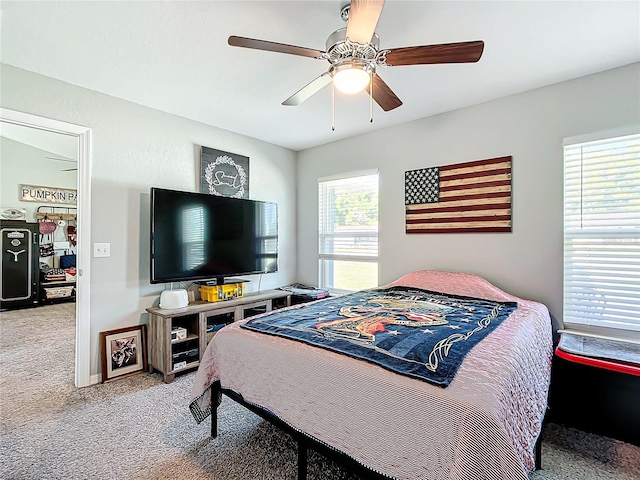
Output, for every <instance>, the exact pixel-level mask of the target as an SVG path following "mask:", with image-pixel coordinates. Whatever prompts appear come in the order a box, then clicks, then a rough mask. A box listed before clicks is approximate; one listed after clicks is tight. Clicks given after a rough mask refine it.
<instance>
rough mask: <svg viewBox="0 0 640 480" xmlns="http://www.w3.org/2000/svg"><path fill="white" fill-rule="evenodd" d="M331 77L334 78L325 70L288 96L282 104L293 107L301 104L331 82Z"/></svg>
mask: <svg viewBox="0 0 640 480" xmlns="http://www.w3.org/2000/svg"><path fill="white" fill-rule="evenodd" d="M331 79H332V77H331V74H330V73H329V72H324V73H323V74H322V75H320V76H319V77H317V78H316V79H315V80H312V81H311V82H310V83H308V84H307V85H305V86H304V87H302V88H301V89H300V90H298V91H297V92H296V93H294V94H293V95H291V96H290V97H289V98H287V99H286V100H285V101H284V102H282V105H288V106H291V107H293V106H296V105H300V104H301V103H302V102H304V101H305V100H306V99H307V98H309V97H310V96H311V95H313V94H315V93H318V92H319V91H320V90H322V89H323V88H324V87H326V86H327V85H329V84H330V83H331Z"/></svg>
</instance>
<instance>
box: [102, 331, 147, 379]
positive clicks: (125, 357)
mask: <svg viewBox="0 0 640 480" xmlns="http://www.w3.org/2000/svg"><path fill="white" fill-rule="evenodd" d="M100 349H101V357H102V383H105V382H110V381H112V380H116V379H118V378H123V377H128V376H130V375H135V374H137V373H141V372H143V371H145V370H146V369H147V326H146V325H136V326H133V327H124V328H117V329H115V330H107V331H105V332H100Z"/></svg>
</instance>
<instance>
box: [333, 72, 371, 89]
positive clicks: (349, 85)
mask: <svg viewBox="0 0 640 480" xmlns="http://www.w3.org/2000/svg"><path fill="white" fill-rule="evenodd" d="M370 81H371V74H370V72H369V70H368V69H367V68H366V67H361V66H355V65H344V66H341V67H337V68H336V69H335V70H334V73H333V84H334V85H335V87H336V88H337V89H338V90H340V91H341V92H342V93H346V94H349V95H352V94H354V93H359V92H362V91H363V90H364V89H365V88H366V87H367V85H369V82H370Z"/></svg>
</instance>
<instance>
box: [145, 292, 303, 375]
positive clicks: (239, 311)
mask: <svg viewBox="0 0 640 480" xmlns="http://www.w3.org/2000/svg"><path fill="white" fill-rule="evenodd" d="M234 281H236V280H234ZM290 305H291V292H287V291H284V290H263V291H261V292H254V293H248V294H246V295H245V296H244V297H240V298H234V299H231V300H224V301H220V302H205V301H203V300H198V301H196V302H192V303H190V304H189V305H187V306H186V307H181V308H173V309H169V308H160V307H152V308H147V312H149V330H148V343H147V345H149V371H150V372H153V370H154V369H155V370H158V371H159V372H161V373H162V374H163V375H164V381H165V383H171V382H172V381H173V379H174V378H175V375H176V373H179V372H182V371H185V370H191V369H193V368H196V367H198V365H200V360H201V359H202V356H203V355H204V351H205V348H206V347H207V344H208V343H209V341H210V340H211V338H213V336H214V335H215V332H217V330H218V329H219V328H221V326H223V325H225V324H227V323H232V322H235V321H238V320H242V319H244V318H248V317H251V316H253V315H258V314H260V313H265V312H270V311H271V310H274V309H277V308H282V307H288V306H290ZM178 327H180V328H182V329H185V330H186V335H185V334H184V333H183V335H182V337H180V338H178V337H177V336H176V338H174V339H172V338H171V331H172V330H176V329H177V328H178Z"/></svg>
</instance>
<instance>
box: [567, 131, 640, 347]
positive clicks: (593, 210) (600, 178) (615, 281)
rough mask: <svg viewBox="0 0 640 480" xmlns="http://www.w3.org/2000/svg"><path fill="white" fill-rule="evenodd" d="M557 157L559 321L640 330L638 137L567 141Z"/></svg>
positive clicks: (639, 142) (574, 324)
mask: <svg viewBox="0 0 640 480" xmlns="http://www.w3.org/2000/svg"><path fill="white" fill-rule="evenodd" d="M564 160H565V162H564V169H565V170H564V323H565V324H567V325H568V326H571V325H573V326H577V327H576V328H579V327H580V326H583V327H584V326H587V327H596V330H597V329H598V327H604V328H605V329H612V328H613V329H624V330H627V331H629V330H631V331H637V332H638V335H640V135H627V136H623V137H617V138H611V139H606V140H599V141H592V142H586V143H576V144H572V145H566V146H565V148H564ZM600 330H601V331H602V329H601V328H600ZM607 335H612V336H615V335H616V334H615V333H611V331H607ZM634 335H635V333H634ZM623 336H625V335H623Z"/></svg>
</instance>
